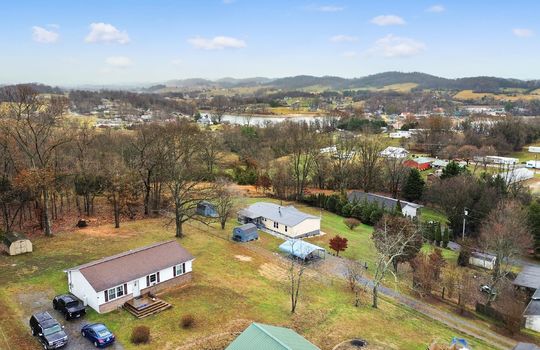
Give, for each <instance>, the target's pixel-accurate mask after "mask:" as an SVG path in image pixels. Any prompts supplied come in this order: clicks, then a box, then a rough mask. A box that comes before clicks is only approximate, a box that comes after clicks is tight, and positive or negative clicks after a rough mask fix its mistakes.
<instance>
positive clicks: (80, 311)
mask: <svg viewBox="0 0 540 350" xmlns="http://www.w3.org/2000/svg"><path fill="white" fill-rule="evenodd" d="M53 308H54V309H55V310H58V311H60V312H61V313H63V314H64V317H65V318H66V320H70V319H72V318H77V317H81V316H83V315H84V314H86V307H85V306H84V304H83V302H82V301H80V300H79V299H77V298H76V297H75V296H74V295H72V294H62V295H58V296H55V297H54V299H53Z"/></svg>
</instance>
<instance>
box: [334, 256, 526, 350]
mask: <svg viewBox="0 0 540 350" xmlns="http://www.w3.org/2000/svg"><path fill="white" fill-rule="evenodd" d="M345 262H346V259H343V258H336V257H334V256H332V255H327V256H326V262H325V265H326V266H327V267H328V266H329V267H330V269H328V271H329V272H330V273H332V274H333V275H335V276H337V277H340V278H345V276H346V271H347V268H346V266H345ZM359 282H360V283H361V284H363V285H365V286H366V287H367V288H373V281H372V280H370V279H368V278H365V277H362V278H361V279H360V281H359ZM378 291H379V293H380V294H382V295H385V296H388V297H391V298H393V299H395V300H397V301H398V302H400V303H401V304H403V305H406V306H408V307H410V308H412V309H414V310H416V311H418V312H420V313H422V314H424V315H425V316H428V317H430V318H432V319H434V320H437V321H439V322H442V323H444V324H446V325H447V326H449V327H452V328H455V329H457V330H459V331H461V332H463V333H466V334H469V335H470V336H473V337H475V338H477V339H481V340H483V341H485V342H487V343H488V344H491V345H493V346H494V347H497V348H499V349H505V350H506V349H512V348H513V347H514V346H515V345H516V344H517V342H516V341H515V340H513V339H510V338H507V337H505V336H502V335H500V334H499V333H496V332H493V331H491V330H490V329H488V328H485V327H479V326H478V325H477V324H475V323H473V322H470V321H468V320H466V319H464V318H461V317H459V316H457V315H453V314H451V313H448V312H445V311H443V310H440V309H438V308H436V307H434V306H432V305H430V304H428V303H425V302H423V301H420V300H418V299H415V298H412V297H409V296H407V295H404V294H402V293H400V292H398V291H397V290H395V289H391V288H387V287H385V286H379V288H378Z"/></svg>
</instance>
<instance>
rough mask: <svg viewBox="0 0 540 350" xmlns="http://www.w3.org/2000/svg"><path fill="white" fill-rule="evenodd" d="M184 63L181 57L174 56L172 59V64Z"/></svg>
mask: <svg viewBox="0 0 540 350" xmlns="http://www.w3.org/2000/svg"><path fill="white" fill-rule="evenodd" d="M182 63H183V61H182V59H180V58H174V59H172V60H171V64H174V65H175V66H179V65H181V64H182Z"/></svg>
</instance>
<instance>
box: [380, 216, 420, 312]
mask: <svg viewBox="0 0 540 350" xmlns="http://www.w3.org/2000/svg"><path fill="white" fill-rule="evenodd" d="M397 219H401V218H399V217H396V216H390V215H384V216H383V217H382V219H381V220H380V221H379V222H378V223H377V225H375V230H374V231H373V236H372V239H373V242H374V243H375V247H376V248H377V260H376V264H375V275H374V277H373V304H372V306H373V307H374V308H377V300H378V288H379V285H380V284H381V282H382V280H383V279H384V277H385V276H386V274H387V273H388V272H390V273H391V274H392V275H393V276H394V279H396V280H397V275H396V274H395V273H394V272H393V271H392V270H391V267H392V266H393V264H394V261H395V260H396V259H398V258H399V257H401V256H402V255H404V254H405V253H406V251H407V248H408V247H409V246H410V245H411V244H413V242H414V241H415V240H416V239H417V236H419V235H420V234H419V232H418V230H417V229H415V230H408V228H407V227H404V226H402V225H399V224H396V223H395V221H396V220H397ZM411 224H412V223H411Z"/></svg>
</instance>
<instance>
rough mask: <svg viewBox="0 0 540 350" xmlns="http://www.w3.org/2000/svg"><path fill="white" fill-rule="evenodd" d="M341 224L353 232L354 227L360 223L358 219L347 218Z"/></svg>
mask: <svg viewBox="0 0 540 350" xmlns="http://www.w3.org/2000/svg"><path fill="white" fill-rule="evenodd" d="M343 223H344V224H345V226H347V227H348V228H349V230H354V228H355V227H357V226H358V225H360V221H358V219H355V218H347V219H345V220H343Z"/></svg>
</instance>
